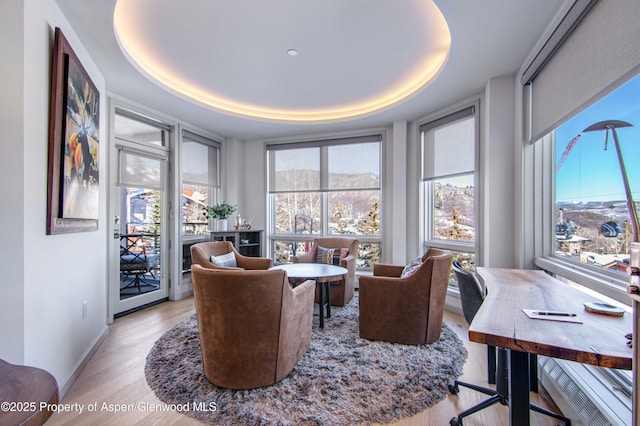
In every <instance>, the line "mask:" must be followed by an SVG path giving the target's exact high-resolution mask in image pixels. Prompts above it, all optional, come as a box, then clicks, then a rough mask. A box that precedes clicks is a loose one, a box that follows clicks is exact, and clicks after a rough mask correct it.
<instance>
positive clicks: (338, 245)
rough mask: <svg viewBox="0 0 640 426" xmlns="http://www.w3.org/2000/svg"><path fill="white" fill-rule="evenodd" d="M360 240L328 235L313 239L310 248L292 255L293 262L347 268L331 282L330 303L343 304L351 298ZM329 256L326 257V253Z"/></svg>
mask: <svg viewBox="0 0 640 426" xmlns="http://www.w3.org/2000/svg"><path fill="white" fill-rule="evenodd" d="M359 246H360V241H358V240H356V239H354V238H344V237H329V238H316V239H314V240H313V245H312V246H311V250H309V251H308V252H307V253H303V254H299V255H297V256H294V257H293V263H330V264H332V265H336V266H342V267H343V268H346V269H347V274H346V275H345V277H344V278H343V279H341V280H340V281H336V282H332V283H331V290H330V295H331V296H330V297H331V304H332V305H336V306H344V305H346V304H347V303H349V301H350V300H351V299H352V298H353V292H354V289H355V281H356V259H357V257H358V248H359ZM329 253H330V254H331V258H327V254H329ZM316 301H318V295H317V294H316Z"/></svg>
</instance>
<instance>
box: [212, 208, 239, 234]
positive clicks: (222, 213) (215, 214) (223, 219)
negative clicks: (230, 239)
mask: <svg viewBox="0 0 640 426" xmlns="http://www.w3.org/2000/svg"><path fill="white" fill-rule="evenodd" d="M236 209H237V208H236V206H235V205H233V204H230V203H227V202H226V201H223V202H221V203H217V204H214V205H213V206H209V207H207V209H206V210H205V212H204V215H205V216H206V217H207V218H211V219H215V221H216V231H226V230H227V219H228V218H229V216H231V215H232V214H233V213H234V212H235V211H236Z"/></svg>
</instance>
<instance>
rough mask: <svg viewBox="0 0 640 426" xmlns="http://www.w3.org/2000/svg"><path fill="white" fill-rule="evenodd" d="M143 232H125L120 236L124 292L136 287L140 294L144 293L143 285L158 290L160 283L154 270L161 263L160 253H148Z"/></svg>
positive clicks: (121, 289) (122, 287) (122, 286)
mask: <svg viewBox="0 0 640 426" xmlns="http://www.w3.org/2000/svg"><path fill="white" fill-rule="evenodd" d="M143 239H144V235H143V234H123V235H121V236H120V274H121V276H122V279H121V282H122V284H123V285H122V284H121V287H120V291H121V292H122V291H123V290H125V289H129V288H135V289H137V290H138V294H141V293H143V290H142V287H143V286H147V287H148V288H149V290H157V289H158V288H159V287H160V285H159V284H158V283H157V282H156V276H155V275H154V270H155V269H156V268H157V267H158V265H159V264H160V255H159V254H157V253H148V251H147V248H146V247H145V246H144V244H143Z"/></svg>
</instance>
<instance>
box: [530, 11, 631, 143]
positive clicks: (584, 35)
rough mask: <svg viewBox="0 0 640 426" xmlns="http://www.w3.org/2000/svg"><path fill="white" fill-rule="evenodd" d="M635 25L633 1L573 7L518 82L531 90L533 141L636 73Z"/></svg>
mask: <svg viewBox="0 0 640 426" xmlns="http://www.w3.org/2000/svg"><path fill="white" fill-rule="evenodd" d="M638 22H640V2H639V1H637V0H595V1H594V0H577V1H576V2H575V3H574V5H573V6H572V8H571V9H570V10H569V12H568V13H567V16H566V17H565V19H564V20H563V21H562V22H561V24H560V25H559V26H558V28H557V29H556V31H555V32H554V35H552V37H551V38H550V39H549V42H548V43H547V44H546V45H545V46H547V47H546V48H544V47H543V49H542V51H541V54H539V55H537V57H536V59H534V61H533V63H532V65H533V66H530V67H528V70H527V71H526V72H525V74H524V75H523V79H522V82H523V83H524V84H531V93H530V99H529V102H530V103H531V112H530V115H531V118H530V120H531V123H530V127H531V140H532V141H536V140H538V139H540V138H541V137H542V136H543V135H545V134H546V133H548V132H549V131H551V130H552V129H554V128H555V127H557V126H558V125H559V124H561V123H562V122H564V121H566V120H567V119H568V118H569V117H570V116H572V115H574V114H575V113H577V112H579V111H580V110H582V109H584V108H585V107H587V106H589V105H591V104H592V103H593V102H595V101H597V100H598V99H599V98H601V97H602V96H603V95H604V94H606V93H608V92H609V91H611V90H612V89H613V88H614V87H616V86H617V85H619V84H620V82H622V81H624V80H626V79H628V78H629V77H630V75H631V74H632V73H634V72H637V69H638V67H639V66H640V49H639V48H638V46H640V31H638ZM554 40H555V41H554ZM554 44H555V46H552V45H554ZM527 98H529V97H527Z"/></svg>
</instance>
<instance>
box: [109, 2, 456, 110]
mask: <svg viewBox="0 0 640 426" xmlns="http://www.w3.org/2000/svg"><path fill="white" fill-rule="evenodd" d="M113 22H114V24H113V25H114V31H115V35H116V39H117V40H118V43H119V45H120V48H121V49H122V51H123V53H124V55H125V56H126V57H127V59H128V60H129V61H130V62H131V63H132V64H133V65H134V66H135V67H136V68H137V69H138V70H139V71H140V72H141V73H142V74H143V75H145V76H146V77H147V78H148V79H150V80H151V81H153V82H154V83H156V84H158V85H159V86H160V87H162V88H164V89H166V90H169V91H171V92H173V93H175V94H177V95H179V96H182V97H184V98H186V99H188V100H191V101H192V102H195V103H197V104H200V105H204V106H207V107H209V108H212V109H214V110H218V111H223V112H227V113H231V114H235V115H240V116H245V117H247V116H248V117H254V118H259V119H265V120H276V121H288V122H320V121H335V120H344V119H349V118H355V117H361V116H364V115H367V114H370V113H373V112H375V111H379V110H382V109H385V108H387V107H389V106H391V105H394V104H397V103H399V102H402V101H403V100H405V99H407V98H409V97H411V96H412V95H413V94H415V93H417V92H418V91H420V90H421V89H423V88H425V87H426V86H427V85H428V84H429V83H430V82H431V81H433V79H434V78H436V76H437V75H438V73H439V72H440V71H441V70H442V68H443V67H444V65H445V63H446V61H447V58H448V56H449V50H450V46H451V36H450V32H449V27H448V25H447V22H446V21H445V19H444V16H443V15H442V13H441V12H440V10H439V9H438V7H437V6H436V5H435V3H433V1H431V0H394V1H391V0H323V1H318V0H274V1H264V0H233V1H229V0H181V1H177V0H117V3H116V6H115V11H114V21H113Z"/></svg>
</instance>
